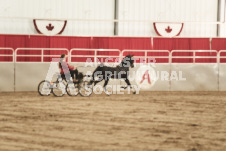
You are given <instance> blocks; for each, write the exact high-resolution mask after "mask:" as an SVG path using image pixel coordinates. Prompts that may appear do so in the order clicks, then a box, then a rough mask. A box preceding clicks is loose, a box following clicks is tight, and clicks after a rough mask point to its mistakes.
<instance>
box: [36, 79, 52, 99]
mask: <svg viewBox="0 0 226 151" xmlns="http://www.w3.org/2000/svg"><path fill="white" fill-rule="evenodd" d="M38 93H39V94H40V95H41V96H49V95H50V94H51V84H50V82H49V81H45V80H43V81H41V82H40V83H39V85H38Z"/></svg>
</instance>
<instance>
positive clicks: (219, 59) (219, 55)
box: [218, 50, 226, 63]
mask: <svg viewBox="0 0 226 151" xmlns="http://www.w3.org/2000/svg"><path fill="white" fill-rule="evenodd" d="M222 53H225V55H224V56H222ZM221 59H225V60H226V50H220V51H219V52H218V63H221ZM225 62H226V61H225Z"/></svg>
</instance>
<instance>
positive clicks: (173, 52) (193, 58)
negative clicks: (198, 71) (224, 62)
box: [170, 50, 219, 63]
mask: <svg viewBox="0 0 226 151" xmlns="http://www.w3.org/2000/svg"><path fill="white" fill-rule="evenodd" d="M185 52H187V53H192V55H182V56H179V55H177V56H175V55H174V54H175V53H185ZM197 53H211V54H210V55H213V53H216V55H213V56H202V55H197ZM218 58H219V57H218V52H217V51H216V50H172V51H171V56H170V59H171V61H170V62H171V63H173V62H174V61H173V59H192V63H196V59H216V63H217V62H218V60H219V59H218Z"/></svg>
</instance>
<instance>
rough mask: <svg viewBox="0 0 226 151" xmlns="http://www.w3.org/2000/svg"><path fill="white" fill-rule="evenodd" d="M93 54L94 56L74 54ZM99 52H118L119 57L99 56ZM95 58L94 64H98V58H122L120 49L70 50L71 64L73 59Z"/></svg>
mask: <svg viewBox="0 0 226 151" xmlns="http://www.w3.org/2000/svg"><path fill="white" fill-rule="evenodd" d="M80 51H82V52H84V51H86V52H92V53H93V55H84V54H76V55H74V54H73V52H77V53H78V52H80ZM98 52H116V53H118V55H117V56H115V55H99V54H98ZM78 57H81V58H94V62H95V63H96V62H97V61H98V60H97V58H101V57H102V58H105V57H111V58H119V59H120V58H121V51H120V50H119V49H79V48H73V49H71V50H70V60H69V61H70V62H72V58H78Z"/></svg>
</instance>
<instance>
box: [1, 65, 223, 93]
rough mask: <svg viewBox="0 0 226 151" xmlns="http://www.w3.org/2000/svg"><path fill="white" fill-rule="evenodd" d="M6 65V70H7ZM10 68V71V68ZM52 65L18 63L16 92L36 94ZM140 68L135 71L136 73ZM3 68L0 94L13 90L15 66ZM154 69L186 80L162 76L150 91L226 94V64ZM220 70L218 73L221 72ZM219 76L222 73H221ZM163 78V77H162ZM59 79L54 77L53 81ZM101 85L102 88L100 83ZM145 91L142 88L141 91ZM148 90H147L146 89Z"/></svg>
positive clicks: (170, 66) (88, 69)
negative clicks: (0, 92)
mask: <svg viewBox="0 0 226 151" xmlns="http://www.w3.org/2000/svg"><path fill="white" fill-rule="evenodd" d="M6 65H7V67H6ZM76 65H79V66H84V63H76ZM8 67H10V68H8ZM49 67H50V63H16V64H15V91H37V87H38V84H39V82H40V81H42V80H44V79H46V75H47V73H48V70H49ZM138 68H139V65H136V67H135V68H132V69H131V70H130V71H131V74H133V71H136V70H137V69H138ZM0 69H1V71H3V72H2V73H3V74H1V76H0V78H1V79H0V81H1V85H0V91H14V64H13V63H7V64H0ZM78 69H79V71H80V72H82V73H84V74H89V75H90V73H92V72H93V71H94V69H95V67H88V68H87V67H86V68H85V67H79V68H78ZM153 69H154V70H155V71H156V72H158V71H159V72H161V71H164V72H168V73H169V74H170V73H171V72H172V71H174V72H177V77H178V78H179V76H180V75H179V71H181V72H182V75H181V77H182V78H186V80H182V81H180V79H179V80H177V79H175V78H174V79H172V80H170V76H169V77H168V80H165V79H164V80H162V79H161V77H160V78H159V79H158V80H157V81H156V82H155V84H154V85H153V86H152V87H151V88H150V89H148V91H218V90H220V91H225V90H226V86H225V85H226V84H225V77H226V72H225V71H226V70H225V69H226V65H225V64H220V65H219V66H218V64H215V63H208V64H193V63H191V64H171V65H170V64H165V63H162V64H161V63H159V64H156V65H155V67H153ZM218 70H219V71H218ZM218 73H219V74H218ZM160 76H161V75H160ZM54 78H56V77H53V80H54ZM109 84H110V85H119V84H120V85H126V83H125V82H124V81H123V80H110V82H109ZM131 84H133V85H137V83H136V81H135V79H133V80H131ZM99 85H103V82H100V83H99ZM141 90H142V89H141ZM144 90H147V89H144Z"/></svg>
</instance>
